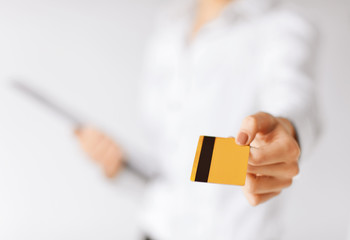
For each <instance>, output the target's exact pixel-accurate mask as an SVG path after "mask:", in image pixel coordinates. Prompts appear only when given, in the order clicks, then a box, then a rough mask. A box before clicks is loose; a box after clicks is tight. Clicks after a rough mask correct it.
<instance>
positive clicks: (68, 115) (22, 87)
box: [11, 80, 148, 180]
mask: <svg viewBox="0 0 350 240" xmlns="http://www.w3.org/2000/svg"><path fill="white" fill-rule="evenodd" d="M11 83H12V86H13V87H14V88H15V89H16V90H18V91H19V92H21V93H23V94H25V95H27V96H28V97H31V98H32V99H34V100H36V101H37V102H38V103H40V104H41V105H44V106H46V107H47V108H48V109H50V110H51V111H53V112H55V113H56V114H57V115H58V116H60V117H61V118H62V119H65V120H67V121H68V122H70V123H71V124H72V126H73V128H74V129H79V128H81V127H83V126H84V125H85V124H84V123H83V121H81V119H80V118H78V117H77V116H76V115H74V114H73V113H72V112H70V111H68V110H66V109H64V108H63V107H61V106H60V105H59V104H57V103H55V102H54V101H52V100H51V99H49V98H48V97H46V96H44V95H43V94H41V93H39V91H37V90H36V89H34V88H32V87H30V86H29V85H27V84H25V83H23V82H21V81H18V80H12V81H11ZM124 165H125V167H126V168H127V169H129V170H131V171H132V172H134V173H135V174H136V175H138V176H139V177H141V178H142V179H143V180H147V179H148V177H147V176H146V175H145V174H144V173H142V172H140V170H139V169H137V168H135V167H133V166H132V165H130V164H128V162H124Z"/></svg>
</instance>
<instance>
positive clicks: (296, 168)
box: [290, 163, 300, 177]
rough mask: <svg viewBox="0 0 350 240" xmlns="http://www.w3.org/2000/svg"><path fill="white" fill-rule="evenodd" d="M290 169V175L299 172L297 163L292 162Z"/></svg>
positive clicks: (293, 175)
mask: <svg viewBox="0 0 350 240" xmlns="http://www.w3.org/2000/svg"><path fill="white" fill-rule="evenodd" d="M290 171H291V173H290V174H291V177H295V176H296V175H298V174H299V172H300V169H299V165H298V164H297V163H295V164H293V166H292V167H291V169H290Z"/></svg>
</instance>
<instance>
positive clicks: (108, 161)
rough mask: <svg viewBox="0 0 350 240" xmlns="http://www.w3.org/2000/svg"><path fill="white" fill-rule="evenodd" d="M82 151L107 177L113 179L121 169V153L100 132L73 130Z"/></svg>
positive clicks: (114, 144) (82, 129)
mask: <svg viewBox="0 0 350 240" xmlns="http://www.w3.org/2000/svg"><path fill="white" fill-rule="evenodd" d="M74 133H75V135H76V136H77V138H78V139H79V142H80V145H81V147H82V148H83V150H84V151H85V152H86V153H87V154H88V155H89V156H90V157H91V158H92V159H94V160H95V161H96V162H98V163H99V164H100V165H101V167H102V168H103V169H104V172H105V174H106V175H107V177H110V178H111V177H113V176H115V174H116V173H117V172H118V170H119V169H120V168H121V165H122V157H123V156H122V151H121V150H120V148H119V146H118V145H117V144H116V143H115V142H114V141H113V140H112V139H111V138H109V137H108V136H107V135H105V134H104V133H102V132H101V131H99V130H97V129H95V128H92V127H85V128H80V129H76V130H75V132H74Z"/></svg>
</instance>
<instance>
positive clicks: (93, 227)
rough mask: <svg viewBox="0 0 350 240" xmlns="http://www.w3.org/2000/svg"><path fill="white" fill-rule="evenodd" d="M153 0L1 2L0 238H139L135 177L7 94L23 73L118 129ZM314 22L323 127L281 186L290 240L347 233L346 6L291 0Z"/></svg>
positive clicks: (349, 20)
mask: <svg viewBox="0 0 350 240" xmlns="http://www.w3.org/2000/svg"><path fill="white" fill-rule="evenodd" d="M161 2H162V1H160V0H150V1H140V0H118V1H117V0H115V1H112V0H98V1H97V0H89V1H82V0H60V1H44V0H32V1H25V0H11V1H5V0H0V110H1V111H0V239H131V240H132V239H138V238H139V237H140V235H141V233H139V232H138V230H137V225H136V222H137V212H138V210H139V208H140V203H141V200H142V190H143V186H144V182H143V181H142V180H140V179H139V178H138V177H136V176H135V175H133V174H132V173H131V172H123V173H122V174H121V176H120V177H119V178H117V179H115V180H107V179H105V178H104V176H103V174H102V171H100V169H98V167H96V165H95V164H94V163H93V162H92V161H90V160H89V159H87V157H86V156H85V155H84V154H83V153H82V152H81V151H80V149H79V146H78V144H77V142H76V141H75V139H74V137H73V133H72V132H73V129H72V126H71V125H70V124H69V122H66V121H62V119H60V118H58V117H57V116H56V115H55V114H53V113H51V112H50V111H48V110H47V109H45V108H42V107H41V106H39V105H37V104H36V103H35V102H33V101H31V100H29V99H28V98H26V97H25V96H23V95H21V94H19V93H18V92H16V91H15V90H14V89H13V88H12V87H11V84H10V83H9V79H10V78H20V79H23V81H25V82H27V83H29V84H31V85H33V86H34V87H36V88H38V89H39V90H41V91H42V92H44V93H45V94H46V95H48V96H50V97H52V98H53V99H55V100H58V101H59V102H61V103H62V104H63V105H64V106H66V107H68V108H69V109H71V110H72V111H73V112H76V113H77V114H78V116H80V117H81V118H82V119H83V120H84V121H86V122H88V123H91V124H94V125H97V126H99V127H101V128H102V129H104V130H105V131H106V132H108V133H110V134H111V135H113V136H115V137H116V138H118V134H119V133H120V132H123V131H124V132H125V129H129V130H130V134H132V128H131V126H130V124H128V122H130V120H131V119H132V118H133V116H134V114H133V106H134V104H135V101H134V97H135V90H134V89H135V87H136V85H137V83H138V79H139V78H140V75H141V65H142V56H143V53H144V48H145V44H146V42H147V39H148V37H149V36H150V32H151V30H152V23H153V22H152V21H153V18H154V13H155V12H156V11H157V9H158V5H159V4H160V3H161ZM293 2H294V4H296V5H297V6H298V8H300V9H301V11H302V12H304V14H305V15H307V16H308V18H309V19H310V20H311V21H312V22H314V24H315V26H316V27H317V28H318V29H319V36H320V44H319V48H318V49H319V51H318V63H317V66H316V70H317V71H316V72H317V75H316V79H317V81H318V82H319V91H318V95H319V100H320V110H321V116H322V120H323V126H324V130H323V136H322V139H320V141H319V143H318V144H317V145H316V148H315V152H314V155H313V157H312V158H310V159H308V160H307V161H305V162H304V163H303V164H302V172H301V174H300V176H299V177H298V179H297V180H296V181H295V182H294V185H293V187H292V188H291V189H289V190H288V192H289V193H288V196H289V197H290V199H289V200H288V210H287V216H288V218H287V239H345V238H346V234H347V227H348V225H349V220H350V207H349V204H348V203H349V202H350V190H349V187H348V184H349V183H350V175H349V174H348V172H349V170H348V169H349V168H350V161H349V158H348V148H349V146H348V145H349V141H348V136H349V133H350V127H349V126H348V123H349V122H350V112H349V106H350V104H349V103H350V95H349V91H350V82H349V81H348V78H349V77H350V67H349V63H350V49H349V46H348V44H349V42H350V6H349V5H350V3H349V1H345V0H323V1H319V0H295V1H293Z"/></svg>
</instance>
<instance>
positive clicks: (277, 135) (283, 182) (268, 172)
mask: <svg viewBox="0 0 350 240" xmlns="http://www.w3.org/2000/svg"><path fill="white" fill-rule="evenodd" d="M236 142H237V144H240V145H250V146H251V148H250V156H249V161H248V171H247V178H246V184H245V186H244V188H243V191H244V194H245V196H246V198H247V199H248V201H249V203H250V204H251V205H253V206H256V205H258V204H260V203H263V202H265V201H267V200H269V199H271V198H273V197H275V196H277V195H278V194H280V193H281V191H282V190H283V189H284V188H287V187H289V186H290V185H291V184H292V180H293V177H294V176H296V175H297V174H298V173H299V163H298V160H299V156H300V148H299V144H298V142H297V140H296V133H295V130H294V127H293V125H292V124H291V123H290V122H289V121H288V120H287V119H284V118H277V117H274V116H272V115H270V114H268V113H264V112H260V113H257V114H255V115H252V116H249V117H247V118H245V119H244V120H243V123H242V126H241V129H240V131H239V133H238V135H237V140H236Z"/></svg>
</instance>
